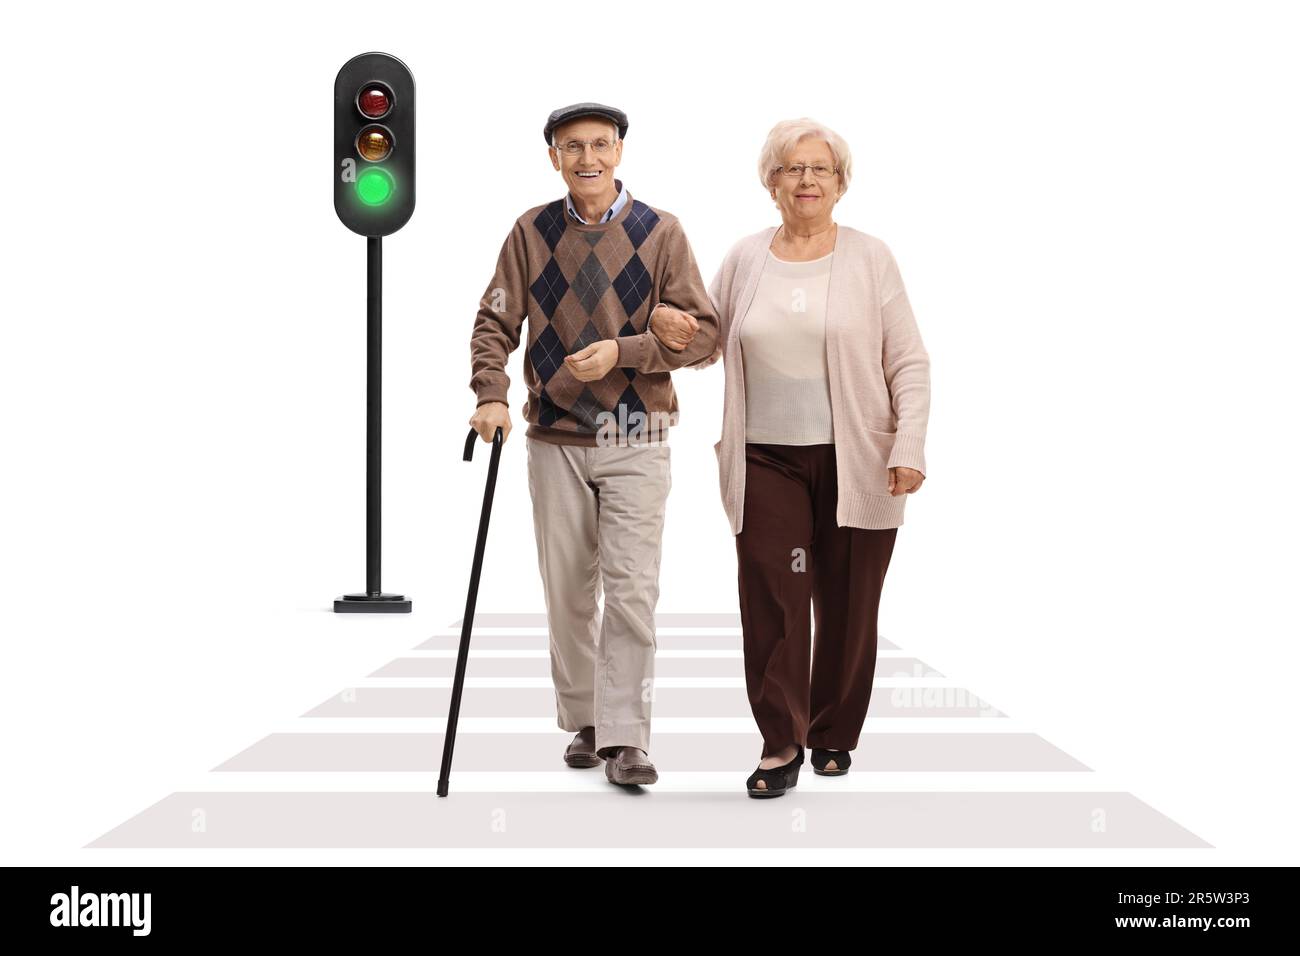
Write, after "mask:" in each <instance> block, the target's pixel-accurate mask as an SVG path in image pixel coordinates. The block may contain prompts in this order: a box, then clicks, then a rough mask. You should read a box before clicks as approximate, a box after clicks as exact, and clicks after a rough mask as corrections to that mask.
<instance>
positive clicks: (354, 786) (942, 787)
mask: <svg viewBox="0 0 1300 956" xmlns="http://www.w3.org/2000/svg"><path fill="white" fill-rule="evenodd" d="M556 759H557V760H558V759H559V758H558V756H557V758H556ZM652 759H653V755H652ZM754 766H758V761H757V759H755V761H754ZM656 769H658V770H659V781H658V782H657V783H655V784H652V785H649V786H647V787H646V789H647V790H648V791H651V792H664V791H672V792H674V793H702V792H722V793H736V794H737V795H739V796H741V797H742V798H743V796H744V793H743V790H744V781H745V777H746V776H748V773H749V771H740V770H734V771H730V772H727V773H720V772H711V771H673V770H664V769H663V768H662V767H661V766H658V765H656ZM438 772H439V771H437V770H429V771H427V772H418V773H412V772H361V771H358V772H350V773H349V772H315V771H311V772H300V771H295V772H287V773H271V772H242V771H232V772H221V773H209V774H206V775H203V776H198V775H195V776H194V778H193V779H191V780H190V782H189V785H187V786H185V787H177V788H176V789H178V790H194V791H199V792H202V791H207V790H212V791H221V792H237V793H253V792H259V791H270V792H276V793H284V792H294V791H306V792H310V793H344V792H352V793H370V792H391V793H398V792H401V793H410V792H424V791H427V792H429V793H433V792H434V790H435V788H436V786H437V783H438ZM448 784H449V786H450V789H451V791H452V792H453V793H520V792H529V791H547V792H567V793H581V792H586V791H593V790H594V791H599V792H602V793H606V792H610V791H611V790H612V787H611V785H610V783H609V782H608V781H607V780H606V779H605V771H604V770H603V769H602V768H601V767H592V768H589V769H588V770H583V771H577V770H558V771H554V772H552V771H542V770H538V771H533V772H531V773H530V772H523V771H505V772H496V773H494V772H490V771H476V770H456V769H455V768H454V767H453V768H452V772H451V776H450V778H449V779H448ZM1112 790H1113V791H1123V790H1124V788H1123V787H1122V786H1120V785H1118V784H1117V783H1116V782H1115V781H1114V780H1113V779H1110V778H1108V777H1106V776H1104V775H1102V774H1098V773H1093V772H1091V771H1081V772H1077V773H1072V772H1068V771H1038V772H1023V771H1011V772H1002V771H971V772H960V771H897V772H890V771H880V770H871V771H860V770H859V769H858V768H857V766H856V765H855V766H854V767H853V768H852V769H850V770H849V772H848V773H847V774H845V775H844V776H842V777H819V776H817V775H816V774H814V773H813V771H812V766H811V765H807V764H805V766H804V768H803V769H802V770H801V771H800V772H799V784H798V789H797V790H795V791H793V792H792V794H791V795H797V794H799V793H808V792H816V793H844V792H849V793H898V792H911V791H920V792H925V793H970V792H980V793H1001V792H1004V791H1010V792H1021V793H1023V792H1032V793H1072V792H1082V791H1088V792H1094V791H1112ZM796 798H797V797H796Z"/></svg>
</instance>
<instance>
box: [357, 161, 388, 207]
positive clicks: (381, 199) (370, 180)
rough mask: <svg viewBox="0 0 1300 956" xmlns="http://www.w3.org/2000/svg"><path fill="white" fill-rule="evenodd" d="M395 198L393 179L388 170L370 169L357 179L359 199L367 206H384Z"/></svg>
mask: <svg viewBox="0 0 1300 956" xmlns="http://www.w3.org/2000/svg"><path fill="white" fill-rule="evenodd" d="M392 196H393V177H392V176H390V175H389V174H388V172H387V171H386V170H383V169H375V168H373V167H372V168H370V169H367V170H366V171H365V172H363V173H362V174H361V175H360V176H358V177H357V197H358V198H359V199H360V200H361V201H362V202H363V203H365V204H366V205H367V206H382V205H383V204H384V203H386V202H388V200H389V199H391V198H392Z"/></svg>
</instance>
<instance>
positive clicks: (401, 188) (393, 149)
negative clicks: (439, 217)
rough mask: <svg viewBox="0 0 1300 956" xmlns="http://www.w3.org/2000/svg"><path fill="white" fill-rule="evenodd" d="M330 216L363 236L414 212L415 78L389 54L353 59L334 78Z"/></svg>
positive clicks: (398, 224)
mask: <svg viewBox="0 0 1300 956" xmlns="http://www.w3.org/2000/svg"><path fill="white" fill-rule="evenodd" d="M334 211H335V212H336V213H338V217H339V219H340V220H342V222H343V225H345V226H347V227H348V228H349V229H351V230H352V231H353V232H355V233H359V234H360V235H363V236H387V235H390V234H392V233H394V232H397V230H398V229H401V228H402V226H404V225H406V222H407V220H408V219H410V218H411V213H412V212H414V211H415V80H414V78H412V76H411V71H410V70H408V69H407V68H406V64H404V63H403V62H402V61H401V60H399V59H397V57H395V56H390V55H388V54H387V53H362V54H361V55H360V56H354V57H353V58H352V59H350V60H348V62H347V63H345V64H343V68H342V69H341V70H339V73H338V76H337V77H335V79H334Z"/></svg>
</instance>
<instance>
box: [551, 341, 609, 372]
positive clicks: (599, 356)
mask: <svg viewBox="0 0 1300 956" xmlns="http://www.w3.org/2000/svg"><path fill="white" fill-rule="evenodd" d="M617 362H618V343H617V342H615V341H614V340H613V339H603V340H601V341H600V342H592V343H591V344H590V345H588V346H587V347H586V348H585V349H579V350H578V351H577V352H574V353H573V354H572V355H566V356H564V364H565V365H567V366H569V371H571V372H572V373H573V377H574V378H576V379H577V380H578V381H579V382H594V381H596V380H597V379H602V378H604V377H605V376H606V375H607V374H609V370H610V369H612V368H613V367H614V365H615V364H616V363H617Z"/></svg>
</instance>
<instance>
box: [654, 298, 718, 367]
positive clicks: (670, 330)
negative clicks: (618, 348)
mask: <svg viewBox="0 0 1300 956" xmlns="http://www.w3.org/2000/svg"><path fill="white" fill-rule="evenodd" d="M699 330H700V323H699V322H697V321H695V316H693V315H691V314H690V313H689V312H683V311H682V310H681V309H674V308H673V307H672V306H671V305H661V306H659V307H658V308H656V309H655V310H654V311H653V312H651V313H650V331H651V332H653V333H654V335H655V338H657V339H658V340H659V341H660V342H662V343H663V344H664V345H666V346H667V347H668V348H670V349H672V350H673V351H674V352H680V351H682V349H684V348H686V346H688V345H690V344H691V339H693V338H695V333H696V332H698V331H699ZM710 364H712V363H710Z"/></svg>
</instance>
